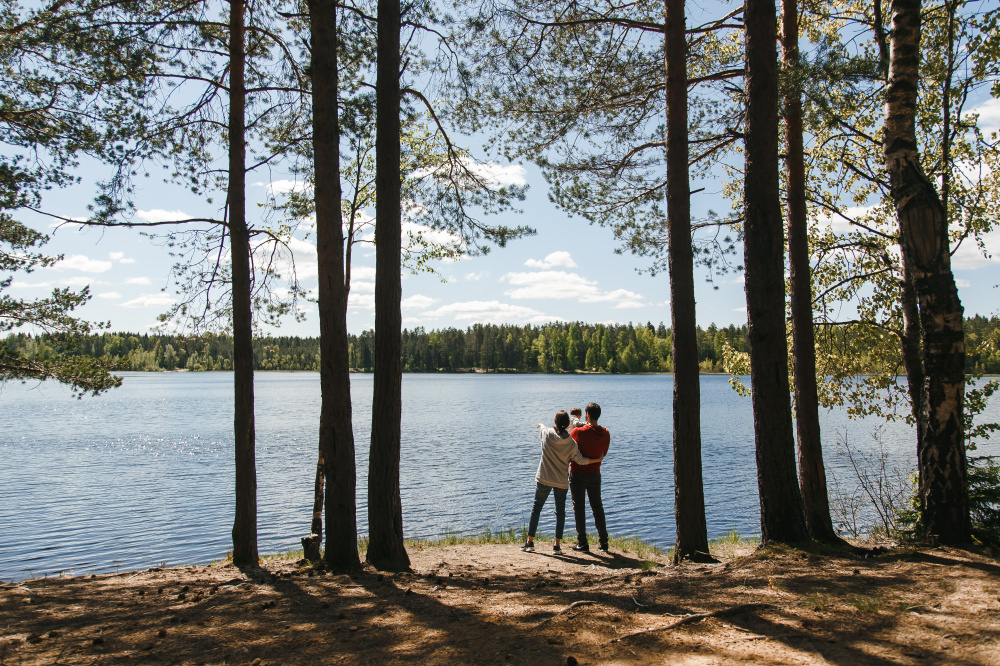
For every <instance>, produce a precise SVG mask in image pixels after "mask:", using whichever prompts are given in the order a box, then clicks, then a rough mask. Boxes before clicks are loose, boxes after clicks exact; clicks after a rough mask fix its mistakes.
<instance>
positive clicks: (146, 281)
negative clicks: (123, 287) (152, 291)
mask: <svg viewBox="0 0 1000 666" xmlns="http://www.w3.org/2000/svg"><path fill="white" fill-rule="evenodd" d="M125 284H149V278H148V277H134V278H129V279H127V280H125Z"/></svg>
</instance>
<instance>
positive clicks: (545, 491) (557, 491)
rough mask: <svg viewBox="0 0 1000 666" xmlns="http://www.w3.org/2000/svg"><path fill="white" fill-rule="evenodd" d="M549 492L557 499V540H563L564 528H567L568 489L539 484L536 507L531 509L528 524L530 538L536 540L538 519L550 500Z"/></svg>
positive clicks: (536, 491) (537, 485) (536, 489)
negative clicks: (546, 501)
mask: <svg viewBox="0 0 1000 666" xmlns="http://www.w3.org/2000/svg"><path fill="white" fill-rule="evenodd" d="M549 492H552V495H553V496H554V497H555V498H556V538H557V539H562V535H563V528H564V527H565V526H566V488H553V487H552V486H546V485H545V484H542V483H538V484H536V488H535V506H533V507H532V508H531V521H530V522H529V523H528V536H529V537H530V538H532V539H534V538H535V530H537V529H538V519H539V518H540V517H541V515H542V507H543V506H545V500H547V499H548V498H549Z"/></svg>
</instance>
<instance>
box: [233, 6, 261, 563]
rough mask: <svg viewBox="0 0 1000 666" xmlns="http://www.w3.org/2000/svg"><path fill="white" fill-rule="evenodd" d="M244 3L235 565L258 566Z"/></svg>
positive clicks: (237, 47)
mask: <svg viewBox="0 0 1000 666" xmlns="http://www.w3.org/2000/svg"><path fill="white" fill-rule="evenodd" d="M243 11H244V5H243V2H242V0H231V2H230V3H229V12H230V14H229V201H228V204H229V247H230V251H231V256H232V268H233V383H234V395H235V399H236V404H235V409H234V419H233V420H234V423H233V430H234V435H235V442H236V443H235V450H236V468H235V472H236V517H235V520H234V521H233V564H236V565H237V566H257V564H258V562H259V557H258V555H257V463H256V453H255V450H254V448H255V444H254V440H255V438H254V414H253V409H254V407H253V314H252V309H251V305H250V290H251V276H250V235H249V231H248V228H247V217H246V148H245V145H244V143H245V138H244V137H245V134H246V124H245V123H246V121H245V119H244V108H245V105H246V87H245V83H244V67H245V65H246V50H245V47H244V37H245V27H244V24H243Z"/></svg>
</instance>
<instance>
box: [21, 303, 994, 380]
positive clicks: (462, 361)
mask: <svg viewBox="0 0 1000 666" xmlns="http://www.w3.org/2000/svg"><path fill="white" fill-rule="evenodd" d="M965 336H966V343H967V344H966V347H967V350H968V352H969V355H968V360H967V369H968V371H969V372H984V373H987V374H1000V318H997V317H991V318H989V319H987V318H986V317H981V316H975V317H972V318H969V319H966V321H965ZM349 340H350V359H351V367H352V369H354V370H356V371H360V372H370V371H371V370H372V367H373V365H374V360H375V334H374V332H373V331H365V332H364V333H362V334H361V335H351V336H350V337H349ZM727 343H728V344H729V345H730V346H731V347H733V348H734V349H736V350H737V351H743V352H745V351H747V349H748V346H747V328H746V326H745V325H744V326H738V327H737V326H728V327H725V328H720V327H718V326H716V325H715V324H712V325H711V326H709V327H708V328H701V327H698V363H699V366H700V367H701V371H702V372H722V371H723V368H722V350H723V348H724V346H725V345H726V344H727ZM3 344H6V345H7V348H8V351H9V352H11V353H14V352H23V353H25V354H27V355H29V356H31V357H33V358H45V357H48V356H56V355H68V356H79V355H85V356H93V357H101V356H107V357H108V358H109V359H111V360H112V362H113V363H114V365H115V367H116V368H117V369H119V370H139V371H161V370H178V369H187V370H190V371H194V372H199V371H208V370H232V368H233V360H232V359H233V345H232V338H231V337H229V336H226V335H212V334H209V335H203V336H198V337H189V336H182V335H149V334H142V335H139V334H134V333H103V334H96V335H91V336H86V337H79V338H72V339H68V338H61V337H59V336H50V335H38V336H32V335H30V334H24V333H19V334H16V335H10V336H8V337H7V338H6V340H4V342H3ZM670 348H671V334H670V329H669V328H668V327H666V326H665V325H664V324H663V323H662V322H661V323H660V324H659V325H658V326H654V325H653V324H652V323H647V324H646V325H645V326H643V325H641V324H640V325H638V326H636V325H633V324H615V325H604V324H596V325H595V324H583V323H579V322H573V323H558V324H546V325H543V326H533V325H531V324H527V325H524V326H515V325H510V324H500V325H496V324H475V325H473V326H470V327H468V328H466V329H464V330H462V329H458V328H446V329H440V330H433V331H430V332H428V331H425V330H424V329H423V328H415V329H413V330H404V331H403V370H404V371H405V372H471V371H480V372H540V373H560V372H575V371H578V370H580V371H588V372H606V373H636V372H670V371H671V370H672V369H673V360H672V358H671V349H670ZM859 353H863V350H859ZM254 368H255V369H256V370H313V371H318V370H319V339H318V338H299V337H292V336H278V337H262V338H257V339H255V340H254Z"/></svg>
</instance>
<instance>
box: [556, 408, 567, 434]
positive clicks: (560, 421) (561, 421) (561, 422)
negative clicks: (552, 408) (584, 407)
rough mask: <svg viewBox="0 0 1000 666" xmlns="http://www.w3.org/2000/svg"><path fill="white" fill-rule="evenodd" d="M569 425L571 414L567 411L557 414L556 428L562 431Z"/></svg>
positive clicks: (561, 410) (560, 411) (562, 410)
mask: <svg viewBox="0 0 1000 666" xmlns="http://www.w3.org/2000/svg"><path fill="white" fill-rule="evenodd" d="M568 425H569V414H567V413H566V410H565V409H560V410H559V411H558V412H556V427H557V428H559V429H560V430H565V429H566V426H568Z"/></svg>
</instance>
